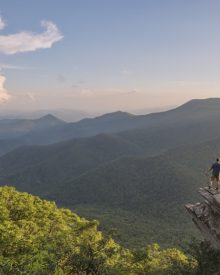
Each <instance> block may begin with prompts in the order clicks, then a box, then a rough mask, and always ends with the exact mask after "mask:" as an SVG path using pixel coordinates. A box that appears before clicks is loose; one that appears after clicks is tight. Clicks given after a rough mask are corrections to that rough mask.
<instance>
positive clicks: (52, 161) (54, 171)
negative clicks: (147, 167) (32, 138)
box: [0, 134, 141, 193]
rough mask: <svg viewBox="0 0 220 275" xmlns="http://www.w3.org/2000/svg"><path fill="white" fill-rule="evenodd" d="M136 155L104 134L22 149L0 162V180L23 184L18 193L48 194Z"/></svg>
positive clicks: (128, 144)
mask: <svg viewBox="0 0 220 275" xmlns="http://www.w3.org/2000/svg"><path fill="white" fill-rule="evenodd" d="M140 152H141V148H139V147H138V146H136V145H135V144H132V143H131V142H127V141H124V140H123V139H122V138H119V137H117V136H114V135H106V134H100V135H98V136H96V137H92V138H82V139H75V140H71V141H66V142H62V143H58V144H53V145H47V146H25V147H20V148H18V149H16V150H14V151H12V152H10V153H8V154H6V155H4V156H3V157H1V158H0V178H4V180H5V182H7V183H10V182H13V181H14V180H15V181H16V182H17V180H18V179H20V183H21V184H24V183H26V185H25V187H24V188H22V187H20V188H21V190H26V191H30V192H32V191H33V188H34V189H36V192H37V193H39V192H40V190H41V191H42V192H45V193H50V192H53V191H54V189H55V188H56V186H57V185H58V186H60V185H62V182H63V181H64V180H66V179H69V178H74V177H77V176H79V175H81V174H83V173H85V172H86V171H88V170H90V169H93V168H95V167H97V166H99V165H101V164H102V163H105V162H108V161H110V160H113V159H117V158H119V157H120V156H123V155H134V154H139V153H140ZM25 179H28V182H26V180H25ZM28 184H31V185H30V188H28ZM27 188H28V189H27Z"/></svg>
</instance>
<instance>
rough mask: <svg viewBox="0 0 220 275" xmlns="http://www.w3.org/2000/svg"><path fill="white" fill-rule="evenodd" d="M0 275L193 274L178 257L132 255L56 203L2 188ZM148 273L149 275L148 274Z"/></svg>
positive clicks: (150, 250) (154, 249) (153, 252)
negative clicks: (182, 271) (184, 272)
mask: <svg viewBox="0 0 220 275" xmlns="http://www.w3.org/2000/svg"><path fill="white" fill-rule="evenodd" d="M0 209H1V211H0V220H1V224H0V232H1V234H0V274H2V275H9V274H27V275H32V274H51V275H53V274H54V275H56V274H63V275H71V274H97V275H103V274H106V275H108V274H109V275H111V274H117V275H120V274H121V275H127V274H151V275H153V274H165V275H166V274H167V275H168V274H176V275H178V274H182V273H180V272H181V270H183V269H184V270H186V271H190V270H191V272H195V271H196V269H197V262H196V260H194V262H193V264H192V263H191V261H190V258H187V256H186V255H184V254H183V253H182V252H181V251H179V250H177V249H175V248H170V249H166V250H161V249H160V247H159V246H158V245H156V244H154V245H151V246H150V245H149V246H148V247H147V248H146V249H142V250H141V249H140V250H139V251H137V250H136V251H132V250H128V249H124V248H123V247H121V246H120V245H118V244H117V243H116V242H115V241H114V240H113V239H112V237H111V236H103V234H102V233H101V232H100V231H98V229H97V225H98V223H97V222H96V221H87V220H85V219H83V218H80V217H79V216H78V215H76V214H74V213H73V212H71V211H70V210H67V209H63V208H61V209H59V208H57V207H56V205H55V203H53V202H48V201H44V200H41V199H39V198H38V197H34V196H31V195H29V194H27V193H18V192H17V191H16V190H15V189H14V188H11V187H10V188H9V187H1V188H0ZM146 272H147V273H146Z"/></svg>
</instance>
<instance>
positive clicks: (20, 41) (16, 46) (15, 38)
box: [0, 21, 63, 54]
mask: <svg viewBox="0 0 220 275" xmlns="http://www.w3.org/2000/svg"><path fill="white" fill-rule="evenodd" d="M41 25H42V26H43V27H44V28H46V30H45V31H44V32H42V33H39V34H37V33H32V32H27V31H23V32H19V33H16V34H9V35H0V53H4V54H16V53H19V52H30V51H35V50H37V49H46V48H51V47H52V45H53V44H54V43H55V42H57V41H59V40H61V39H62V38H63V36H62V35H61V33H60V31H59V30H58V28H57V26H56V25H55V24H54V23H52V22H48V21H43V22H42V23H41Z"/></svg>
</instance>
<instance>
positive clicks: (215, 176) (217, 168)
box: [209, 158, 220, 190]
mask: <svg viewBox="0 0 220 275" xmlns="http://www.w3.org/2000/svg"><path fill="white" fill-rule="evenodd" d="M210 171H212V176H211V181H210V184H209V189H210V188H211V187H212V184H213V182H214V181H216V188H215V190H218V184H219V173H220V163H219V158H217V159H216V162H215V163H213V164H212V166H211V168H210V169H209V172H210Z"/></svg>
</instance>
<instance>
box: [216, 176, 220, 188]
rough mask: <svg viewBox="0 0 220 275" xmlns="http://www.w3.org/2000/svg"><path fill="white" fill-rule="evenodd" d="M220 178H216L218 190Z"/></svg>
mask: <svg viewBox="0 0 220 275" xmlns="http://www.w3.org/2000/svg"><path fill="white" fill-rule="evenodd" d="M218 185H219V178H216V190H218Z"/></svg>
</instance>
